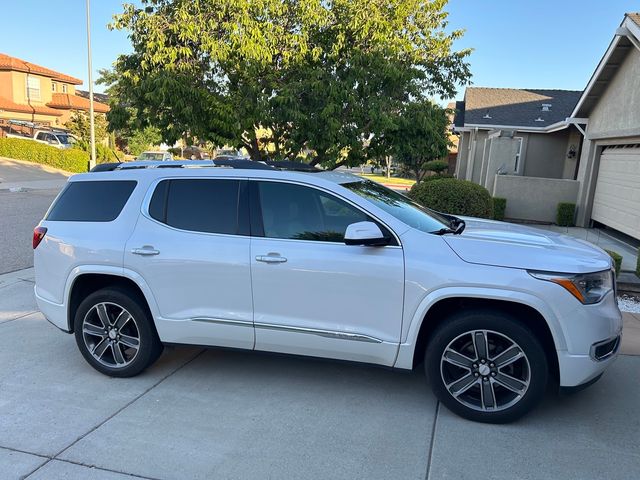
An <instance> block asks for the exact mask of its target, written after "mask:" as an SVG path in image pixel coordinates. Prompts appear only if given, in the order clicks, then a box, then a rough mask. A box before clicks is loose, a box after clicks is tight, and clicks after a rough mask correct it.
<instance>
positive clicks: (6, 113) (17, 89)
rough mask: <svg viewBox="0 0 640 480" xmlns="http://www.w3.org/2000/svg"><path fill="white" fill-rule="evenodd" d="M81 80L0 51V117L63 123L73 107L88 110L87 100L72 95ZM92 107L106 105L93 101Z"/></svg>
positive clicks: (103, 110) (106, 108)
mask: <svg viewBox="0 0 640 480" xmlns="http://www.w3.org/2000/svg"><path fill="white" fill-rule="evenodd" d="M76 85H82V80H80V79H78V78H74V77H72V76H70V75H65V74H64V73H60V72H56V71H54V70H51V69H49V68H46V67H42V66H40V65H36V64H34V63H31V62H27V61H24V60H21V59H19V58H16V57H11V56H9V55H6V54H4V53H0V120H26V121H29V122H37V123H40V124H43V125H50V126H63V125H64V124H65V123H66V122H67V121H68V120H69V118H71V114H72V112H73V111H75V110H82V111H89V100H88V99H86V98H83V97H81V96H79V95H76ZM93 105H94V111H95V112H97V113H106V112H108V111H109V106H108V105H105V104H104V103H100V102H96V101H94V102H93Z"/></svg>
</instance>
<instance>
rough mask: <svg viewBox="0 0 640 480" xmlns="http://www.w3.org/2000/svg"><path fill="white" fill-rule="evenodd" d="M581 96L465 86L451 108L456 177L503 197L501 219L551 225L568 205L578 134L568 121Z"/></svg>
mask: <svg viewBox="0 0 640 480" xmlns="http://www.w3.org/2000/svg"><path fill="white" fill-rule="evenodd" d="M581 93H582V92H581V91H572V90H543V89H512V88H483V87H470V88H467V89H466V92H465V96H464V101H462V102H457V104H456V111H457V113H456V117H455V119H454V131H455V132H457V133H458V134H459V136H460V140H459V145H458V156H457V162H456V172H455V174H456V177H458V178H460V179H464V180H471V181H473V182H475V183H478V184H480V185H482V186H484V187H486V188H487V189H488V190H489V192H491V193H492V195H493V196H495V197H504V198H506V199H507V210H506V212H505V213H506V216H507V217H509V218H515V219H524V220H537V221H553V220H554V219H555V212H556V208H557V204H558V203H559V202H574V201H575V198H576V195H577V193H578V188H579V184H578V182H577V181H576V176H577V171H578V158H579V153H580V149H581V145H582V134H581V133H580V130H579V129H578V128H577V127H576V125H574V124H572V123H571V122H569V121H567V117H570V116H571V112H572V111H573V109H574V107H575V105H576V103H577V102H578V100H579V98H580V95H581Z"/></svg>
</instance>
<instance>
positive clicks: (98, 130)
mask: <svg viewBox="0 0 640 480" xmlns="http://www.w3.org/2000/svg"><path fill="white" fill-rule="evenodd" d="M93 122H94V129H95V135H96V142H102V141H103V140H104V139H105V138H107V120H106V118H105V116H104V115H102V114H100V113H98V114H95V115H94V118H93ZM65 127H67V128H68V129H69V130H70V131H71V133H73V135H75V136H76V137H77V138H78V139H80V140H82V141H83V142H87V143H88V142H90V141H91V127H90V121H89V114H88V113H86V112H83V111H79V110H76V111H74V112H73V113H72V114H71V118H69V120H68V121H67V123H65Z"/></svg>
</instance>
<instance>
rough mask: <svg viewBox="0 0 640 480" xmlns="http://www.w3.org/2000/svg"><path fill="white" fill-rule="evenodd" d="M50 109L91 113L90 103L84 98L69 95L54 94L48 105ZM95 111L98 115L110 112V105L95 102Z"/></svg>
mask: <svg viewBox="0 0 640 480" xmlns="http://www.w3.org/2000/svg"><path fill="white" fill-rule="evenodd" d="M47 105H48V106H49V107H53V108H62V109H67V110H69V109H72V110H85V111H89V105H90V102H89V100H88V99H86V98H84V97H79V96H78V95H71V94H69V93H54V94H53V95H52V98H51V101H50V102H49V103H47ZM93 110H94V111H96V112H98V113H106V112H108V111H109V105H105V104H104V103H100V102H96V101H95V100H94V101H93Z"/></svg>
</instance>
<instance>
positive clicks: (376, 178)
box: [353, 172, 416, 187]
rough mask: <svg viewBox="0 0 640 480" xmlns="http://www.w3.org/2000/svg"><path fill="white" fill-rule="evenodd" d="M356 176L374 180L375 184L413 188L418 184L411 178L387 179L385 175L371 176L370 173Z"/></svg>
mask: <svg viewBox="0 0 640 480" xmlns="http://www.w3.org/2000/svg"><path fill="white" fill-rule="evenodd" d="M353 173H355V172H353ZM356 175H359V176H361V177H364V178H368V179H369V180H373V181H374V182H378V183H384V184H386V185H402V186H407V187H411V186H413V184H414V183H416V181H415V180H411V179H409V178H398V177H390V178H387V177H385V176H384V175H371V174H370V173H356Z"/></svg>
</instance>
